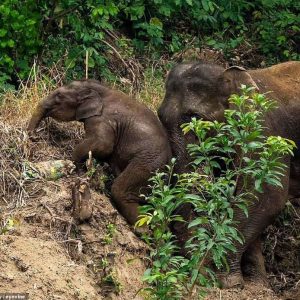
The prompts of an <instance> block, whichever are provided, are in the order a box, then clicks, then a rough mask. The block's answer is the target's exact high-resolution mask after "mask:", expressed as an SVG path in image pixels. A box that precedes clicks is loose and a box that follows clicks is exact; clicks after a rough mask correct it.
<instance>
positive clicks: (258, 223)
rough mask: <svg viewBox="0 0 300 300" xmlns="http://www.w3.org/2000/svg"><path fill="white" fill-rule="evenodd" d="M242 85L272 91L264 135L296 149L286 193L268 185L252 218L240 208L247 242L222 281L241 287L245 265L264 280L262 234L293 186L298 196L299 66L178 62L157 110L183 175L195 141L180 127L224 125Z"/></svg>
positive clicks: (251, 209)
mask: <svg viewBox="0 0 300 300" xmlns="http://www.w3.org/2000/svg"><path fill="white" fill-rule="evenodd" d="M241 84H245V85H248V86H254V87H255V88H257V89H258V90H259V91H260V92H261V93H265V92H269V91H271V92H270V93H269V94H268V97H270V98H271V99H274V100H275V101H277V105H278V108H277V109H275V110H273V111H271V112H269V113H268V114H267V115H266V118H265V122H266V123H265V125H266V126H267V127H268V130H267V131H266V134H267V135H280V136H282V137H285V138H288V139H292V140H294V141H295V142H296V144H297V147H298V149H297V150H296V151H295V156H294V157H286V158H285V162H286V163H287V165H288V166H289V168H288V169H287V170H286V174H285V175H286V176H284V177H283V178H282V184H283V186H284V188H283V190H281V189H279V188H276V187H271V186H266V188H265V191H264V193H263V194H262V195H260V198H259V201H258V202H255V203H253V204H252V205H250V207H249V217H248V218H246V217H245V215H244V214H243V213H242V212H241V211H240V210H238V211H236V212H235V218H236V220H237V221H238V222H239V225H238V229H239V230H240V231H241V233H242V234H243V235H244V238H245V242H244V244H243V245H240V244H237V245H236V248H237V252H236V253H232V254H230V255H229V257H228V263H229V266H230V273H229V274H227V275H226V276H225V277H224V278H223V282H222V283H223V286H225V287H232V286H237V285H243V274H242V270H241V264H242V261H243V263H245V264H244V265H245V268H244V269H243V270H244V272H246V273H247V274H249V275H252V276H254V278H256V279H257V278H263V279H264V278H265V275H266V272H265V268H264V260H263V256H262V252H261V243H260V235H261V233H262V232H263V230H264V229H265V228H266V227H267V226H268V225H269V224H270V223H271V222H272V221H273V220H274V218H275V217H276V216H277V214H278V213H279V212H280V211H281V210H282V209H283V207H284V204H285V202H286V200H287V198H288V190H289V186H290V193H292V194H294V195H297V194H299V187H300V177H299V175H300V62H296V61H294V62H293V61H292V62H286V63H281V64H278V65H274V66H272V67H269V68H265V69H257V70H249V71H246V70H245V69H243V68H240V67H230V68H228V69H224V68H222V67H220V66H218V65H215V64H210V63H205V62H198V63H187V64H179V65H177V66H176V67H174V68H173V69H172V70H171V71H170V73H169V75H168V78H167V82H166V95H165V98H164V100H163V102H162V104H161V106H160V108H159V110H158V115H159V118H160V120H161V121H162V123H163V125H164V126H165V128H166V129H167V132H168V136H169V140H170V143H171V148H172V151H173V156H175V157H177V172H184V171H187V170H188V169H189V166H188V163H189V162H190V157H189V155H188V153H187V150H186V146H187V144H188V143H193V142H195V137H194V136H193V135H192V134H188V135H183V133H182V130H181V128H180V125H181V124H182V123H185V122H188V121H189V120H190V119H191V118H192V117H197V118H202V119H204V120H210V121H212V120H218V121H222V120H223V119H224V110H225V109H227V108H229V103H228V98H229V96H230V95H231V94H233V93H238V92H239V87H240V86H241ZM289 183H290V184H289ZM186 213H187V212H186V211H185V212H184V213H183V214H186ZM185 217H186V216H185Z"/></svg>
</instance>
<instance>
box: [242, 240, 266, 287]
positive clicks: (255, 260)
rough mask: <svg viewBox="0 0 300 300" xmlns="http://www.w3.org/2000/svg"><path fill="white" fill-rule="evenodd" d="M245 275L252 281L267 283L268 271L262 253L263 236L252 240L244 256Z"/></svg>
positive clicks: (243, 267) (243, 269)
mask: <svg viewBox="0 0 300 300" xmlns="http://www.w3.org/2000/svg"><path fill="white" fill-rule="evenodd" d="M242 271H243V275H244V276H246V277H248V278H249V279H250V280H252V281H260V282H262V283H264V284H266V283H267V272H266V268H265V261H264V257H263V254H262V245H261V237H260V236H259V237H258V238H257V239H256V240H255V241H254V242H252V243H251V244H250V245H249V246H248V248H247V249H246V251H245V252H244V254H243V257H242Z"/></svg>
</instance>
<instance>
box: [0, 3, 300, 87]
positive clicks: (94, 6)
mask: <svg viewBox="0 0 300 300" xmlns="http://www.w3.org/2000/svg"><path fill="white" fill-rule="evenodd" d="M299 24H300V3H299V1H293V0H254V1H250V0H234V1H233V0H201V1H200V0H199V1H198V0H197V1H196V0H164V1H162V0H153V1H146V0H129V1H128V0H121V1H119V0H55V1H46V0H38V1H35V0H26V1H24V0H22V1H19V0H2V1H1V4H0V84H1V82H2V83H3V82H7V81H11V80H12V82H15V81H16V80H17V78H18V77H21V78H26V77H27V76H28V74H29V72H30V69H31V66H32V64H33V61H34V59H36V60H37V61H38V62H40V63H42V64H44V65H51V64H52V63H53V62H57V61H58V60H62V61H63V63H64V65H65V66H67V67H68V69H69V70H71V71H72V72H75V73H76V74H77V75H83V73H84V61H85V57H86V53H88V56H89V59H88V65H89V68H90V71H91V72H94V73H95V74H96V75H97V76H101V75H103V76H105V77H107V78H108V79H109V78H110V77H111V76H112V74H110V73H109V71H108V68H107V67H106V66H107V60H109V53H110V52H111V51H115V50H117V52H118V55H120V56H122V57H125V58H126V57H133V56H136V55H144V54H148V55H149V54H150V53H151V55H154V56H155V57H159V55H161V54H162V53H163V52H164V53H168V54H172V53H176V52H178V51H180V50H182V49H183V48H184V47H187V45H188V46H195V47H199V46H200V47H201V46H202V45H209V46H212V47H214V48H218V49H223V50H224V51H225V53H230V51H231V50H232V49H234V48H236V47H240V46H241V45H243V46H246V48H248V49H249V48H250V49H256V51H258V52H259V53H261V54H263V55H264V56H266V57H269V59H271V57H272V59H271V60H273V61H279V60H286V59H299V53H298V52H299V44H300V37H299ZM72 72H71V73H72Z"/></svg>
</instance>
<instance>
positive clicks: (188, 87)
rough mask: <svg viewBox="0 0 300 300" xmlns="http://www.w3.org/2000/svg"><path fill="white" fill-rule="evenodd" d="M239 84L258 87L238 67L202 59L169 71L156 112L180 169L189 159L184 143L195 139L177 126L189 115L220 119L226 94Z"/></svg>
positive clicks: (226, 101) (244, 71) (225, 101)
mask: <svg viewBox="0 0 300 300" xmlns="http://www.w3.org/2000/svg"><path fill="white" fill-rule="evenodd" d="M241 84H245V85H247V86H254V87H255V88H257V86H256V84H255V82H254V81H253V79H252V77H251V76H250V74H249V73H248V72H247V71H246V70H245V69H243V68H241V67H230V68H228V69H224V68H222V67H220V66H218V65H214V64H208V63H203V62H201V63H191V64H180V65H178V66H176V67H175V68H174V69H173V70H171V71H170V73H169V75H168V78H167V82H166V95H165V98H164V101H163V102H162V104H161V106H160V108H159V110H158V115H159V118H160V120H161V122H162V123H163V124H164V126H165V127H166V129H167V131H168V134H169V138H170V142H171V146H172V151H173V155H174V156H175V157H177V161H178V165H179V168H178V169H179V171H184V170H185V169H186V165H187V164H188V162H189V160H190V158H189V155H188V154H187V151H186V146H187V144H188V143H192V142H194V141H195V139H194V138H193V136H192V134H188V135H186V136H184V135H183V133H182V130H181V128H180V125H181V124H183V123H186V122H189V121H190V120H191V118H192V117H197V118H202V119H204V120H218V121H222V120H223V118H224V110H225V109H227V108H228V107H229V103H228V98H229V96H230V95H231V94H234V93H238V92H239V88H240V86H241Z"/></svg>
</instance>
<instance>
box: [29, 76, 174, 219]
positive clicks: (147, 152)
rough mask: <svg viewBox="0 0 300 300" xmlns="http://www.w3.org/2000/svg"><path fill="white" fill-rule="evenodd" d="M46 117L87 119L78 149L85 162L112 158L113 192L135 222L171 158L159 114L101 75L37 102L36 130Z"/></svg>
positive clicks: (76, 157) (33, 124)
mask: <svg viewBox="0 0 300 300" xmlns="http://www.w3.org/2000/svg"><path fill="white" fill-rule="evenodd" d="M45 117H52V118H54V119H56V120H58V121H73V120H77V121H81V122H83V123H84V128H85V138H84V140H83V141H82V142H81V143H79V144H78V145H77V147H76V148H75V149H74V152H73V160H74V161H75V163H76V165H77V166H79V165H80V164H81V163H82V162H84V161H85V160H86V159H87V158H88V153H89V151H92V154H93V156H94V157H95V158H97V159H99V160H102V161H106V162H108V163H109V164H110V166H111V168H112V170H113V172H114V175H115V176H116V179H115V180H114V183H113V185H112V196H113V200H114V202H115V204H116V207H117V209H118V210H119V211H120V213H121V214H122V215H123V216H124V217H125V218H126V219H127V221H128V222H129V223H130V224H134V223H135V222H136V220H137V216H138V206H139V203H140V202H141V199H140V197H139V195H140V192H142V191H143V188H145V187H146V186H147V185H148V179H149V178H150V177H151V175H152V174H153V172H155V171H156V170H157V169H159V168H162V167H164V165H166V164H167V163H168V161H169V159H170V155H171V150H170V146H169V142H168V138H167V134H166V132H165V130H164V128H163V126H162V125H161V123H160V121H159V120H158V118H157V117H156V116H155V114H154V113H153V112H152V111H151V110H150V109H148V108H147V107H146V106H145V105H143V104H141V103H139V102H137V101H135V100H134V99H131V98H130V97H128V96H126V95H125V94H123V93H121V92H118V91H115V90H112V89H109V88H108V87H105V86H103V85H102V84H100V82H98V81H95V80H82V81H73V82H71V83H70V84H68V85H65V86H62V87H60V88H57V89H56V90H54V91H53V92H52V93H51V94H50V95H49V96H48V97H47V98H46V99H44V100H43V101H42V102H41V103H40V104H39V105H38V106H37V108H36V110H35V112H34V114H33V115H32V118H31V120H30V122H29V125H28V131H29V132H33V131H34V130H35V129H36V128H37V127H38V125H39V123H40V121H41V120H42V119H43V118H45Z"/></svg>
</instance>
